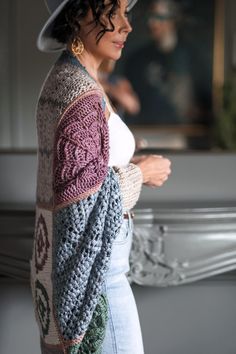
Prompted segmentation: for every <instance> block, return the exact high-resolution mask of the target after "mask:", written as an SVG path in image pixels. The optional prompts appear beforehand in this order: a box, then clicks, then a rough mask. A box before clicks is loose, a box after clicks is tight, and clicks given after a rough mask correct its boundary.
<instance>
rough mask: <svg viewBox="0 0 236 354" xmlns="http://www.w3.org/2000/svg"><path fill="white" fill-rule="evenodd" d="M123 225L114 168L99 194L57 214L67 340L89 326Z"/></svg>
mask: <svg viewBox="0 0 236 354" xmlns="http://www.w3.org/2000/svg"><path fill="white" fill-rule="evenodd" d="M121 223H122V204H121V196H120V188H119V183H118V178H117V176H116V174H115V173H114V171H113V169H112V168H109V171H108V174H107V177H106V178H105V180H104V182H103V184H102V186H101V188H100V190H99V191H98V192H97V193H95V194H93V195H91V196H89V197H88V198H86V199H84V200H82V201H80V202H77V203H73V204H71V205H69V206H67V207H65V208H63V209H60V210H58V211H57V212H56V213H55V215H54V230H53V232H54V235H53V273H52V284H53V303H54V309H55V312H56V318H57V322H58V324H59V327H60V331H61V334H62V336H63V338H64V340H74V339H78V338H79V336H81V335H82V334H84V333H85V332H86V330H87V328H88V325H89V323H90V321H91V319H92V315H93V312H94V309H95V307H96V305H97V303H98V300H99V296H100V295H101V293H102V285H103V282H104V278H105V275H106V271H107V269H108V266H109V260H110V256H111V250H112V243H113V241H114V239H115V237H116V235H117V234H118V232H119V230H120V226H121Z"/></svg>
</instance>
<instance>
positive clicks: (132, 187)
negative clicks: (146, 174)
mask: <svg viewBox="0 0 236 354" xmlns="http://www.w3.org/2000/svg"><path fill="white" fill-rule="evenodd" d="M114 170H115V172H116V173H117V175H118V177H119V186H120V190H121V198H122V204H123V208H124V210H130V209H132V208H133V207H134V206H135V204H136V203H137V201H138V199H139V196H140V192H141V189H142V183H143V176H142V172H141V170H140V168H139V167H138V166H137V165H135V164H133V163H130V164H129V165H128V166H127V167H114Z"/></svg>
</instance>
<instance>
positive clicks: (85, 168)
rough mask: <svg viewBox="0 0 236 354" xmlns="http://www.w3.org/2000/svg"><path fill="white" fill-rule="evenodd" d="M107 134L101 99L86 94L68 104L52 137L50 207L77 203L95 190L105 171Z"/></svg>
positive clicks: (106, 165) (105, 173)
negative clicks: (52, 195) (52, 198)
mask: <svg viewBox="0 0 236 354" xmlns="http://www.w3.org/2000/svg"><path fill="white" fill-rule="evenodd" d="M108 158H109V133H108V125H107V121H106V118H105V115H104V111H103V108H102V101H101V96H100V95H99V94H98V93H97V92H94V93H89V94H86V95H84V96H82V97H80V98H79V99H77V100H76V101H74V102H73V103H72V105H71V106H70V107H69V108H68V109H67V110H66V111H65V113H64V114H63V116H62V117H61V119H60V122H59V124H58V127H57V130H56V135H55V146H54V167H53V191H54V206H55V207H56V208H57V207H60V206H65V205H68V204H70V203H73V202H75V201H78V200H81V199H83V198H84V197H88V195H91V194H92V193H94V190H96V189H98V188H99V186H100V185H101V183H102V182H103V180H104V179H105V176H106V175H107V171H108Z"/></svg>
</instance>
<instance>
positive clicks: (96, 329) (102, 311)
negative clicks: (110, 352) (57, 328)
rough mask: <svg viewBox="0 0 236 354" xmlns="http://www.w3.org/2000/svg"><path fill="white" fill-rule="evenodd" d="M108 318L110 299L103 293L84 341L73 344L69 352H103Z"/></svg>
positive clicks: (91, 353)
mask: <svg viewBox="0 0 236 354" xmlns="http://www.w3.org/2000/svg"><path fill="white" fill-rule="evenodd" d="M107 320H108V301H107V297H106V295H104V294H102V295H101V296H100V298H99V302H98V304H97V306H96V308H95V310H94V313H93V317H92V320H91V322H90V324H89V327H88V330H87V332H86V334H85V336H84V338H83V341H82V343H80V344H77V345H73V347H70V348H69V349H68V354H101V352H102V344H103V341H104V337H105V331H106V324H107Z"/></svg>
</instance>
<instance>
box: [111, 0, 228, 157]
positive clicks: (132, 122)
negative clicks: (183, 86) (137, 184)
mask: <svg viewBox="0 0 236 354" xmlns="http://www.w3.org/2000/svg"><path fill="white" fill-rule="evenodd" d="M150 2H151V1H150V0H149V1H147V2H146V1H145V2H140V4H139V3H137V5H136V7H135V8H134V11H133V12H134V13H133V21H132V23H133V27H135V29H134V33H131V35H130V39H129V42H128V45H127V49H126V50H125V51H124V55H123V58H122V60H121V61H120V62H119V63H118V65H117V68H116V72H117V73H118V74H120V75H124V76H126V77H127V78H128V79H129V80H130V82H131V85H133V88H134V90H136V87H138V86H137V85H136V84H135V82H134V81H132V75H129V71H128V70H129V67H133V68H134V67H135V62H136V61H138V60H139V57H138V56H137V57H136V58H135V53H140V51H139V52H138V50H139V49H140V48H144V49H145V48H147V47H145V46H146V43H147V42H148V41H149V40H150V38H149V36H150V35H149V33H148V30H147V24H146V21H147V14H148V11H150V9H149V7H150ZM176 3H177V4H178V6H179V7H181V6H182V7H181V11H182V12H183V14H182V15H183V19H184V24H182V27H180V36H181V38H183V37H184V40H185V43H186V46H187V49H189V51H192V52H191V55H192V56H191V60H192V69H191V70H192V72H193V71H194V70H195V77H194V78H193V82H194V84H195V85H198V87H197V89H196V87H195V90H198V95H199V97H200V96H202V97H201V99H202V102H203V103H202V102H201V103H200V104H201V105H202V104H203V105H204V104H205V103H206V102H204V100H205V101H207V104H206V107H203V111H204V110H206V111H207V112H203V113H202V116H201V119H193V120H191V119H190V120H189V121H186V120H183V122H178V123H176V122H173V123H171V121H169V122H167V124H165V121H164V120H163V121H162V122H156V121H155V120H152V121H148V119H147V118H146V116H145V114H144V115H143V116H142V117H141V119H139V118H138V119H137V117H136V116H134V117H132V116H130V115H124V120H125V122H126V123H127V124H128V125H129V127H130V128H131V130H132V132H133V133H134V136H135V138H136V143H137V147H138V149H144V150H146V151H147V150H155V149H158V150H160V149H165V150H166V149H167V150H175V151H183V150H184V151H186V150H212V149H213V150H214V148H217V142H216V141H215V136H214V132H215V123H216V120H217V114H218V113H219V112H220V109H221V107H222V87H223V85H224V80H225V40H224V37H225V2H224V1H223V0H206V1H205V2H202V3H201V4H200V3H199V1H196V0H189V1H188V2H185V4H186V3H188V6H187V9H186V8H185V9H183V8H184V6H183V5H182V4H183V2H181V1H176ZM188 45H189V48H188ZM190 47H191V48H190ZM146 54H147V53H144V56H145V55H146ZM130 58H131V59H130ZM194 60H195V61H196V63H194ZM130 62H131V64H130ZM129 65H130V66H129ZM143 70H144V69H143ZM141 71H142V70H141ZM141 71H140V70H139V72H138V73H137V80H139V81H142V74H141ZM138 93H139V92H138ZM144 94H145V93H144ZM143 97H144V95H143V96H142V95H141V100H140V104H141V106H142V104H143V102H144V100H145V98H144V99H143ZM206 97H207V98H206ZM197 109H198V108H197ZM157 112H158V110H157ZM157 116H158V113H157ZM143 117H144V118H143Z"/></svg>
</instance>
